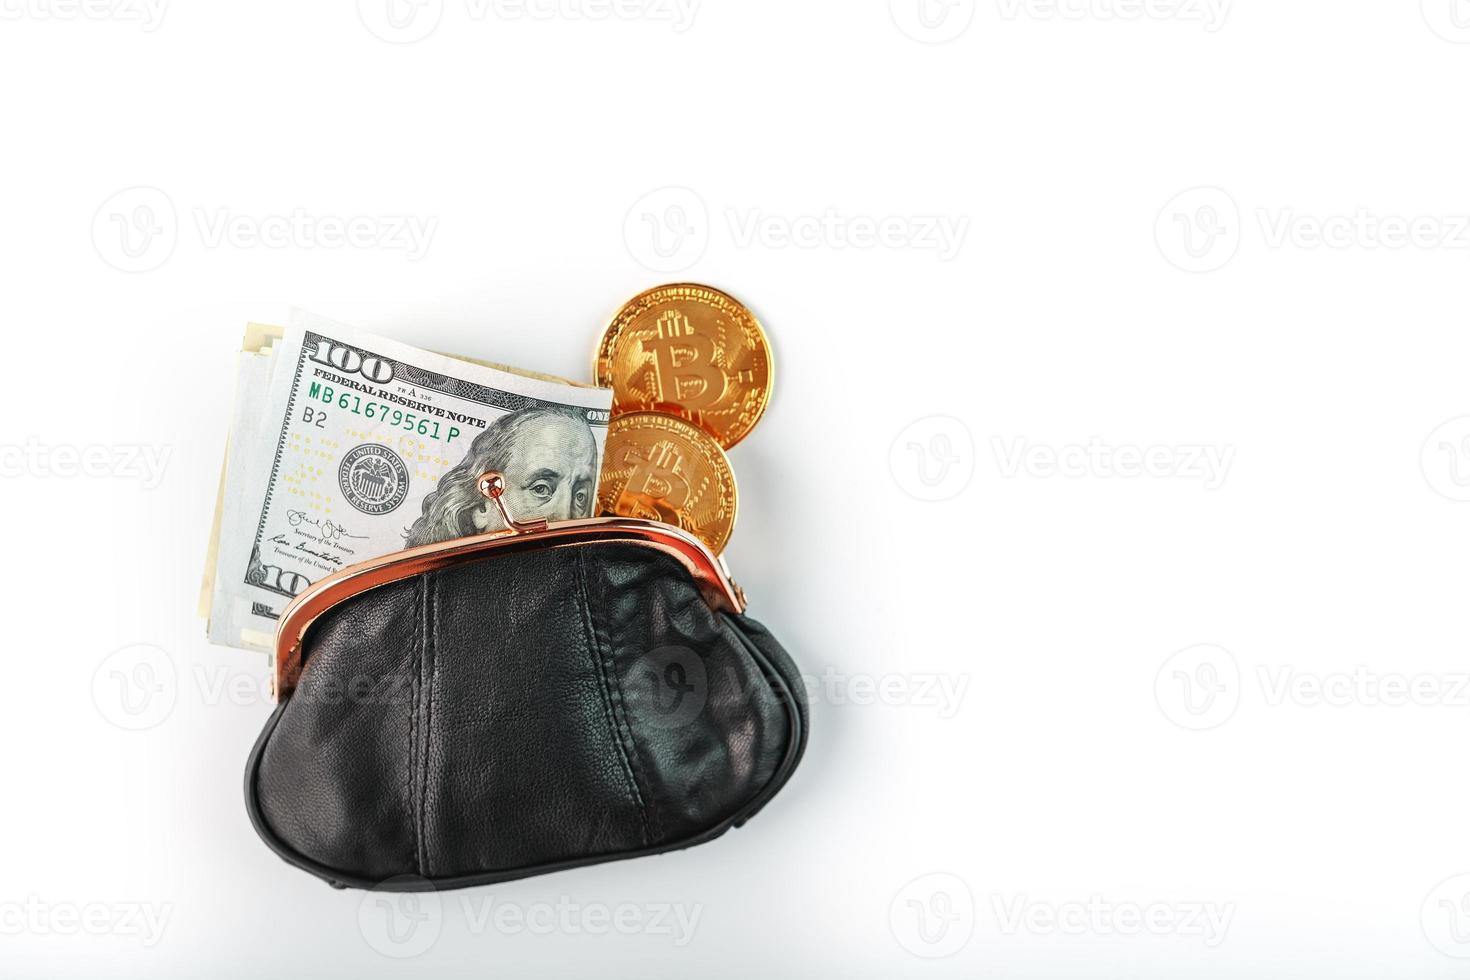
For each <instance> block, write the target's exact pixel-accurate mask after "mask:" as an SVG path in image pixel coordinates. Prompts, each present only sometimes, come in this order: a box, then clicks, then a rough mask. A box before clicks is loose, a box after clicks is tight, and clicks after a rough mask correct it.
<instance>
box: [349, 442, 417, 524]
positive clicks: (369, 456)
mask: <svg viewBox="0 0 1470 980" xmlns="http://www.w3.org/2000/svg"><path fill="white" fill-rule="evenodd" d="M337 482H338V483H340V484H341V485H342V495H343V496H344V497H346V498H347V502H348V503H349V504H351V505H352V506H354V507H356V508H357V509H358V510H360V511H362V512H363V513H364V514H387V513H389V512H390V511H392V510H394V509H395V508H396V507H397V506H398V505H399V504H401V503H403V501H404V500H405V499H407V497H408V466H407V465H406V464H405V463H404V462H403V459H402V458H401V457H399V455H398V454H397V453H395V452H394V451H393V450H391V449H389V448H388V447H387V446H380V445H378V444H377V443H375V442H365V443H363V444H362V445H361V446H358V447H357V448H355V449H353V450H352V451H351V452H349V453H348V454H347V455H346V456H343V457H342V465H341V466H339V467H337Z"/></svg>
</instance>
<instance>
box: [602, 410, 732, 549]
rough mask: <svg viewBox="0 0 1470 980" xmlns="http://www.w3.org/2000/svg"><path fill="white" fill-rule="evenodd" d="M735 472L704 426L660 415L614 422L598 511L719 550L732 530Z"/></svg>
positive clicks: (620, 418) (621, 418)
mask: <svg viewBox="0 0 1470 980" xmlns="http://www.w3.org/2000/svg"><path fill="white" fill-rule="evenodd" d="M735 505H736V501H735V475H734V474H733V473H732V472H731V471H730V463H729V462H728V461H727V460H726V459H725V453H724V451H723V450H722V449H720V447H719V446H718V445H717V444H716V443H715V441H714V439H713V438H711V437H710V436H709V435H708V434H707V433H705V432H704V431H702V430H700V429H698V428H696V427H695V426H693V425H691V424H690V423H688V422H686V421H684V420H683V419H681V418H676V417H674V416H672V415H664V414H662V413H658V412H631V413H629V414H626V415H619V416H618V417H616V418H614V419H613V420H612V424H611V425H609V426H608V430H607V449H606V450H605V452H604V453H603V460H602V479H601V482H600V483H599V485H598V488H597V510H598V513H601V514H613V515H617V516H618V517H641V518H645V519H647V520H654V521H663V522H664V523H665V524H673V525H675V526H677V527H681V528H683V529H684V530H686V531H688V532H689V533H690V534H693V535H694V536H695V537H697V538H699V539H700V540H701V541H703V542H704V543H705V544H706V545H708V546H709V549H710V550H711V551H713V552H714V553H715V554H719V553H720V552H721V551H723V550H724V547H725V543H726V542H727V541H729V540H730V532H731V531H732V530H733V529H734V527H735Z"/></svg>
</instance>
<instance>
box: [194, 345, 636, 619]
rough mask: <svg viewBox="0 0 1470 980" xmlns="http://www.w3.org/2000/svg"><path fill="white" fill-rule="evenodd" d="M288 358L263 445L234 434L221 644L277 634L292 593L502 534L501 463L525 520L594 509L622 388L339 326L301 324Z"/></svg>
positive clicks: (277, 378)
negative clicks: (491, 494) (375, 564)
mask: <svg viewBox="0 0 1470 980" xmlns="http://www.w3.org/2000/svg"><path fill="white" fill-rule="evenodd" d="M334 326H335V325H334ZM273 360H274V364H273V367H272V370H271V379H270V390H269V395H268V397H266V398H265V399H264V402H265V404H264V405H263V406H262V408H263V418H264V420H266V421H265V422H264V424H262V425H260V426H259V428H258V430H257V431H258V433H259V434H258V436H256V437H255V440H254V441H255V443H256V445H255V446H254V447H249V446H240V447H237V446H235V445H233V437H232V446H231V450H230V454H229V463H228V465H227V490H226V494H227V497H226V504H225V508H226V509H225V517H224V521H223V526H222V531H221V548H220V556H219V558H220V563H221V564H220V572H221V574H220V575H219V576H218V578H217V579H216V581H217V585H216V595H215V605H214V608H213V609H212V612H211V635H212V636H214V637H215V638H217V639H219V640H221V641H224V642H237V643H238V642H239V639H238V633H239V630H240V628H244V629H246V630H254V631H261V630H268V629H269V627H270V625H271V620H272V619H273V617H274V616H276V615H278V614H279V612H280V610H281V608H283V607H284V605H285V603H286V602H287V601H289V600H290V599H291V597H293V596H295V595H297V594H298V593H300V592H301V591H302V590H303V589H305V588H306V587H307V586H308V585H310V584H311V583H312V582H315V581H317V580H318V579H320V578H322V577H323V576H325V575H329V574H331V573H332V572H335V571H338V570H339V569H342V568H345V567H347V566H348V565H351V564H354V563H356V562H359V561H363V560H365V559H368V558H372V557H376V556H378V555H381V554H386V553H388V552H390V551H396V550H398V549H401V548H404V547H412V546H415V545H421V544H429V543H432V542H435V541H443V540H447V539H450V538H456V537H463V536H465V535H470V534H476V533H480V532H483V531H488V530H495V529H497V528H499V527H500V526H501V522H500V518H499V514H498V513H497V512H496V511H495V510H494V509H493V508H491V507H490V506H489V502H488V501H487V500H486V499H485V498H484V497H483V496H482V495H481V494H480V493H479V491H478V487H477V485H476V481H477V479H478V477H479V475H480V474H481V473H483V472H484V471H486V470H492V469H493V470H499V471H500V472H502V473H504V474H505V478H506V488H507V489H506V494H507V499H506V503H507V505H508V506H509V507H510V508H511V512H512V513H515V514H517V515H518V516H519V515H525V516H526V519H535V518H538V517H544V518H546V519H547V520H552V521H556V520H567V519H571V518H576V517H590V516H591V515H592V513H593V509H594V508H595V506H596V495H597V479H598V469H599V465H600V463H601V460H602V452H603V446H604V444H605V442H606V433H607V423H608V418H609V408H610V406H611V397H612V396H611V393H610V392H609V391H606V390H604V389H596V388H586V387H581V386H577V385H572V384H568V383H558V382H555V381H551V380H545V379H542V378H534V377H526V376H522V375H519V374H513V373H510V372H505V371H499V370H496V369H494V368H490V367H486V366H483V365H479V364H475V363H471V362H467V361H460V360H458V359H455V358H450V357H446V356H443V355H438V354H432V353H429V352H427V351H420V350H416V349H414V348H411V347H408V346H407V345H403V344H398V343H396V342H394V341H391V340H388V339H386V338H377V337H367V336H364V335H358V334H350V335H349V334H347V333H345V332H344V331H343V330H339V329H333V330H332V333H331V335H328V334H327V333H324V332H322V331H321V330H320V329H310V328H297V329H293V330H292V331H290V332H288V333H287V334H286V336H285V337H284V338H283V340H282V342H281V343H280V344H279V345H278V347H277V350H276V352H275V354H274V358H273ZM238 397H242V396H241V395H239V394H237V398H238ZM270 419H276V420H279V421H278V423H277V424H274V425H273V424H271V423H270V422H269V420H270ZM236 494H239V496H238V497H237V496H236ZM236 501H241V502H243V503H245V505H246V506H249V505H248V502H249V501H254V505H253V508H254V509H253V514H252V513H250V511H249V510H246V509H245V507H241V508H240V509H239V510H238V512H237V514H236V515H234V516H233V517H232V515H231V513H230V511H231V510H234V509H236V508H235V506H234V504H235V502H236ZM247 528H248V530H247ZM242 532H243V534H242ZM232 533H233V534H234V536H235V540H234V541H233V542H231V541H230V536H231V534H232ZM246 536H248V541H245V540H241V538H242V537H246ZM241 545H245V547H241ZM230 553H233V554H230ZM231 566H233V567H231ZM222 605H223V606H227V607H228V608H222ZM216 619H218V620H220V625H221V626H222V632H223V634H224V635H216V633H217V631H216V623H215V620H216Z"/></svg>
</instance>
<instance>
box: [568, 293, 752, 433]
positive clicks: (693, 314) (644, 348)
mask: <svg viewBox="0 0 1470 980" xmlns="http://www.w3.org/2000/svg"><path fill="white" fill-rule="evenodd" d="M593 375H594V377H596V379H597V383H598V384H599V385H601V386H602V387H604V388H612V390H613V407H612V410H613V414H614V415H618V414H620V413H623V412H664V413H666V414H669V415H677V416H679V417H680V418H682V419H686V420H688V421H690V422H693V423H694V424H695V425H697V426H699V427H700V428H701V429H703V430H704V431H706V432H708V433H709V434H710V435H712V436H714V438H715V441H716V442H718V443H719V444H720V445H721V446H723V447H724V448H726V449H729V448H730V447H731V446H733V445H735V444H736V443H737V442H739V441H740V440H741V439H744V438H745V437H746V435H748V434H749V433H750V430H751V429H753V428H755V423H756V422H757V421H758V420H759V419H760V417H761V413H762V412H764V411H765V410H766V405H767V404H768V403H769V402H770V400H771V383H772V374H771V345H770V342H769V341H767V340H766V334H765V331H763V330H762V329H761V325H760V324H759V323H758V322H757V321H756V318H755V316H754V315H753V314H752V313H751V312H750V310H748V309H746V308H745V306H744V305H743V304H742V303H741V302H740V301H739V300H737V299H735V298H734V297H733V296H730V295H728V294H727V293H722V292H720V291H719V290H718V289H714V288H712V287H710V286H700V285H697V284H695V283H675V284H673V285H669V286H658V287H655V288H653V289H649V290H646V291H644V292H642V293H639V294H638V295H637V296H634V297H633V298H632V299H630V300H628V302H626V303H624V304H623V308H622V309H621V310H619V311H618V313H617V315H616V316H614V317H613V319H612V322H611V323H609V324H608V325H607V330H606V331H604V332H603V335H602V343H601V344H599V345H598V349H597V363H596V365H595V366H594V368H593Z"/></svg>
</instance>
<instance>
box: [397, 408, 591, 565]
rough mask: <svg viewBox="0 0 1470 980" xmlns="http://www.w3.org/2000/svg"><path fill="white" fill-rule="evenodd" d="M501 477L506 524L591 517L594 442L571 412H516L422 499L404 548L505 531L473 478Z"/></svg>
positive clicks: (581, 420)
mask: <svg viewBox="0 0 1470 980" xmlns="http://www.w3.org/2000/svg"><path fill="white" fill-rule="evenodd" d="M486 470H498V471H499V472H500V473H501V474H503V475H504V477H505V495H504V496H503V497H501V500H502V501H503V502H504V503H505V506H506V509H507V510H509V511H510V514H511V516H512V517H513V518H515V519H516V520H518V521H533V520H536V519H537V518H545V519H546V520H548V521H564V520H569V519H571V518H576V517H591V516H592V508H593V506H594V505H595V503H596V499H597V486H596V484H595V483H594V482H593V481H594V480H595V479H596V476H597V443H596V442H594V441H593V438H592V428H591V427H590V426H589V425H588V424H587V420H586V419H585V418H584V417H583V415H582V413H581V412H580V411H578V410H576V409H570V408H563V407H559V406H552V405H547V406H538V407H535V408H523V409H521V410H520V411H517V412H511V413H510V414H509V415H506V416H503V417H501V418H500V419H498V420H496V422H495V423H494V424H493V425H491V426H490V427H489V428H488V429H486V430H485V431H484V432H481V433H480V434H479V435H478V436H476V437H475V441H474V442H472V443H471V444H470V448H469V452H467V453H466V454H465V457H464V459H462V460H460V461H459V463H457V464H456V465H455V466H454V467H453V468H451V469H449V470H446V471H445V473H444V475H443V476H442V477H440V478H439V485H438V486H437V487H436V488H435V489H434V492H433V493H431V494H429V495H428V496H427V497H425V498H424V510H423V514H421V515H420V516H419V519H418V520H417V521H415V522H414V525H413V527H411V528H409V529H408V533H407V535H405V538H404V547H407V548H412V547H414V546H416V545H421V544H432V543H434V542H436V541H447V540H449V539H450V538H461V537H465V536H466V535H470V534H479V533H481V532H484V531H493V530H497V529H499V528H501V527H504V526H505V525H504V522H503V521H502V520H501V519H500V513H499V512H498V511H497V510H496V509H495V506H494V505H493V504H492V503H491V502H490V501H489V500H487V499H486V498H485V497H484V496H483V495H481V493H480V488H479V478H480V474H481V473H484V472H485V471H486Z"/></svg>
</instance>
